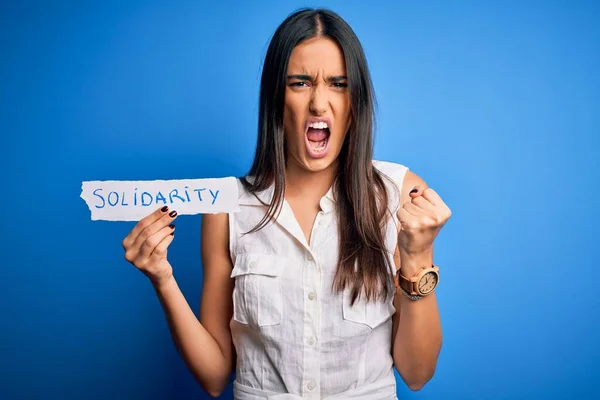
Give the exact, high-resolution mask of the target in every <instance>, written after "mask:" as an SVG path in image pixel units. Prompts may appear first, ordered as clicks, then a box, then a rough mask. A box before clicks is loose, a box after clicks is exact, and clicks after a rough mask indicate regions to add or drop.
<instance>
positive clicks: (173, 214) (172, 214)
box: [169, 210, 177, 217]
mask: <svg viewBox="0 0 600 400" xmlns="http://www.w3.org/2000/svg"><path fill="white" fill-rule="evenodd" d="M176 215H177V211H175V210H173V211H171V212H170V213H169V216H170V217H175V216H176Z"/></svg>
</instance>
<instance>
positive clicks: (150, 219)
mask: <svg viewBox="0 0 600 400" xmlns="http://www.w3.org/2000/svg"><path fill="white" fill-rule="evenodd" d="M168 211H169V207H168V206H164V207H162V208H158V209H156V210H155V211H154V212H153V213H152V214H150V215H147V216H146V217H144V218H142V219H141V220H139V221H138V223H137V224H136V225H135V226H134V227H133V229H132V230H131V232H129V234H128V235H127V236H126V237H125V239H123V247H124V248H125V249H126V250H127V248H128V247H131V246H132V245H133V243H134V242H135V240H136V239H137V237H138V236H139V235H140V233H141V232H142V231H143V230H144V229H145V228H146V227H147V226H150V225H151V224H152V223H154V222H155V221H156V220H158V219H159V218H160V217H162V216H163V215H165V214H166V213H167V212H168Z"/></svg>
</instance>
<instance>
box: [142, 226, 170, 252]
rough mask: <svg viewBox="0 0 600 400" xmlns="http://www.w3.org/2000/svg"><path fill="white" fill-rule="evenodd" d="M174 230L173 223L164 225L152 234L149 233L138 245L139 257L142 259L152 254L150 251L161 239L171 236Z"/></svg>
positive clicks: (153, 249)
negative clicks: (139, 245)
mask: <svg viewBox="0 0 600 400" xmlns="http://www.w3.org/2000/svg"><path fill="white" fill-rule="evenodd" d="M174 232H175V225H174V224H169V225H167V226H165V227H162V228H161V229H159V230H158V231H157V232H155V233H154V234H152V235H150V236H149V237H148V238H147V239H146V240H145V241H144V243H142V245H141V247H140V253H139V257H140V258H141V259H143V260H145V259H148V258H150V257H151V256H152V253H153V252H154V251H155V249H156V248H157V247H158V246H159V245H160V243H162V241H163V240H164V239H165V238H166V237H167V236H171V234H173V233H174Z"/></svg>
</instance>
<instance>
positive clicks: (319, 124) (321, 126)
mask: <svg viewBox="0 0 600 400" xmlns="http://www.w3.org/2000/svg"><path fill="white" fill-rule="evenodd" d="M308 127H309V128H313V129H325V128H329V126H327V123H326V122H313V123H312V124H310V125H309V126H308Z"/></svg>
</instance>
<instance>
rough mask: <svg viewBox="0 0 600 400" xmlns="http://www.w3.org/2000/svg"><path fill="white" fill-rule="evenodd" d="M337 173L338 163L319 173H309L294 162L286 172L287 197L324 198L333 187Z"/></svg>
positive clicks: (287, 167) (289, 164) (288, 166)
mask: <svg viewBox="0 0 600 400" xmlns="http://www.w3.org/2000/svg"><path fill="white" fill-rule="evenodd" d="M290 161H291V160H290ZM336 171H337V163H334V164H332V165H331V166H329V167H328V168H326V169H324V170H323V171H318V172H312V171H307V170H305V169H304V168H300V167H299V166H298V165H297V164H295V163H293V162H290V163H288V165H287V166H286V171H285V180H286V183H285V193H286V197H297V196H302V197H313V196H315V197H317V198H320V197H322V196H324V195H325V193H327V191H328V190H329V188H330V187H331V185H333V182H334V180H335V176H336Z"/></svg>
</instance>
